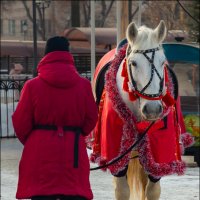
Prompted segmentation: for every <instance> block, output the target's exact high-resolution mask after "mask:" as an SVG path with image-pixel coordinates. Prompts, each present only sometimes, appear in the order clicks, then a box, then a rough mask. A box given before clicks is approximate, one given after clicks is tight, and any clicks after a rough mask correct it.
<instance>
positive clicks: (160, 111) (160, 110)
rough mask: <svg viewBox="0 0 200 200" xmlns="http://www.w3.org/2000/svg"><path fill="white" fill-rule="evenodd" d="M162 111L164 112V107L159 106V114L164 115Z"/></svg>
mask: <svg viewBox="0 0 200 200" xmlns="http://www.w3.org/2000/svg"><path fill="white" fill-rule="evenodd" d="M162 110H163V109H162V106H161V105H160V106H159V113H162Z"/></svg>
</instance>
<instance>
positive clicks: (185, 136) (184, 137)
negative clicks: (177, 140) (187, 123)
mask: <svg viewBox="0 0 200 200" xmlns="http://www.w3.org/2000/svg"><path fill="white" fill-rule="evenodd" d="M181 141H182V143H183V146H184V148H187V147H190V146H192V145H193V144H194V137H192V136H191V134H190V133H187V132H185V133H182V134H181Z"/></svg>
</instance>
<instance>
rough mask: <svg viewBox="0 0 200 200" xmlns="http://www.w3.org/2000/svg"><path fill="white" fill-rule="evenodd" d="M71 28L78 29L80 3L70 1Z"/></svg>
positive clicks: (74, 0)
mask: <svg viewBox="0 0 200 200" xmlns="http://www.w3.org/2000/svg"><path fill="white" fill-rule="evenodd" d="M71 20H72V21H71V26H72V27H80V3H79V1H76V0H73V1H71Z"/></svg>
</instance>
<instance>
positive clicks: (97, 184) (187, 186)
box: [1, 139, 199, 200]
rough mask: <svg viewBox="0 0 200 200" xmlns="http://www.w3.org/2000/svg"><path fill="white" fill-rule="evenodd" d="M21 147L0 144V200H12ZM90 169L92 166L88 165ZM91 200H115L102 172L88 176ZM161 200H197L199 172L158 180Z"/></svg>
mask: <svg viewBox="0 0 200 200" xmlns="http://www.w3.org/2000/svg"><path fill="white" fill-rule="evenodd" d="M21 151H22V146H21V144H20V143H19V142H18V141H17V139H2V140H1V200H14V199H15V191H16V185H17V174H18V162H19V158H20V155H21ZM91 166H93V165H91ZM91 186H92V190H93V193H94V200H114V190H113V183H112V176H111V175H110V174H109V173H105V172H102V171H92V172H91ZM161 187H162V194H161V199H160V200H199V168H198V167H195V168H188V169H187V172H186V174H185V175H184V176H179V177H178V176H175V175H173V176H168V177H164V178H162V179H161Z"/></svg>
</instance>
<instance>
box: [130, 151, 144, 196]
mask: <svg viewBox="0 0 200 200" xmlns="http://www.w3.org/2000/svg"><path fill="white" fill-rule="evenodd" d="M136 155H138V153H137V152H136V151H133V152H132V157H134V156H136ZM127 176H128V184H129V187H130V199H131V200H145V188H146V185H147V180H148V179H147V175H146V174H145V172H144V169H143V167H142V166H141V165H140V162H139V160H138V158H134V159H132V160H130V161H129V166H128V172H127Z"/></svg>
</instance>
